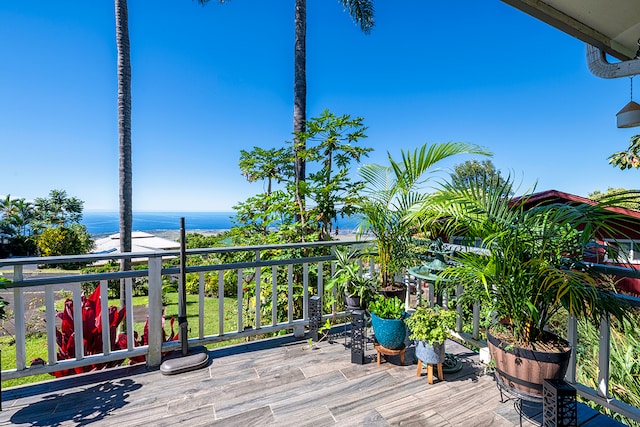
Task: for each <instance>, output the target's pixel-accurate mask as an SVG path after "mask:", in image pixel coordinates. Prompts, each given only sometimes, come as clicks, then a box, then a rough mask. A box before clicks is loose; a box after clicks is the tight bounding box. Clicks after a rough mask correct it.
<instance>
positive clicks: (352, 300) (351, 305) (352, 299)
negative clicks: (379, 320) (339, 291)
mask: <svg viewBox="0 0 640 427" xmlns="http://www.w3.org/2000/svg"><path fill="white" fill-rule="evenodd" d="M344 302H345V304H346V306H347V310H364V309H366V307H363V306H362V305H361V304H362V302H361V301H360V297H359V296H357V295H353V296H349V294H347V293H346V292H345V293H344Z"/></svg>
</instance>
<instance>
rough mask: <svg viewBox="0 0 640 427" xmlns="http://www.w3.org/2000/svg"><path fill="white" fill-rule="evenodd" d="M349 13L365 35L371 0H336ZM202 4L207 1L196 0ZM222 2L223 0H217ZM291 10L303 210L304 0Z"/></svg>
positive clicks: (302, 208)
mask: <svg viewBox="0 0 640 427" xmlns="http://www.w3.org/2000/svg"><path fill="white" fill-rule="evenodd" d="M338 1H339V2H340V3H341V4H342V5H343V6H344V8H345V10H346V11H347V13H349V16H351V18H352V19H353V20H354V21H355V23H356V24H358V25H359V26H360V29H361V30H362V32H364V33H365V34H369V33H370V32H371V29H372V28H373V26H374V20H373V18H374V8H373V0H338ZM198 2H199V3H200V4H202V5H205V4H206V3H208V2H209V0H198ZM219 2H220V3H224V2H225V0H219ZM295 7H296V11H295V48H294V49H295V50H294V77H293V134H294V156H295V166H294V177H295V189H296V194H295V197H296V203H297V204H298V209H299V211H300V212H304V211H305V203H304V194H303V193H302V192H301V191H300V188H301V185H300V183H302V182H304V181H305V180H306V167H305V166H306V165H305V159H304V155H303V152H304V150H305V148H306V144H305V142H304V140H301V139H300V138H299V137H298V135H300V134H301V133H302V132H304V131H305V123H306V121H307V71H306V67H307V65H306V64H307V45H306V39H307V0H296V5H295Z"/></svg>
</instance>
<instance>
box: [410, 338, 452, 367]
mask: <svg viewBox="0 0 640 427" xmlns="http://www.w3.org/2000/svg"><path fill="white" fill-rule="evenodd" d="M416 357H417V358H418V359H420V360H421V361H422V363H428V364H431V365H436V364H438V363H444V359H445V352H444V343H437V342H435V343H433V345H429V344H428V343H427V342H426V341H418V342H416Z"/></svg>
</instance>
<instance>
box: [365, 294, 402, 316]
mask: <svg viewBox="0 0 640 427" xmlns="http://www.w3.org/2000/svg"><path fill="white" fill-rule="evenodd" d="M369 311H370V312H371V313H374V314H375V315H376V316H378V317H379V318H381V319H392V320H397V319H402V316H403V315H404V304H403V302H402V301H400V298H398V297H393V298H387V297H385V296H384V295H376V296H375V298H373V300H372V301H371V302H370V303H369Z"/></svg>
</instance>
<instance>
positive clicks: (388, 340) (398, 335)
mask: <svg viewBox="0 0 640 427" xmlns="http://www.w3.org/2000/svg"><path fill="white" fill-rule="evenodd" d="M371 325H372V326H373V333H374V334H375V336H376V340H377V341H378V344H380V345H381V346H383V347H385V348H388V349H389V350H399V349H401V348H402V347H403V346H404V340H405V338H406V336H407V327H406V326H405V324H404V320H402V319H382V318H380V317H378V316H376V315H375V314H374V313H371Z"/></svg>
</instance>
